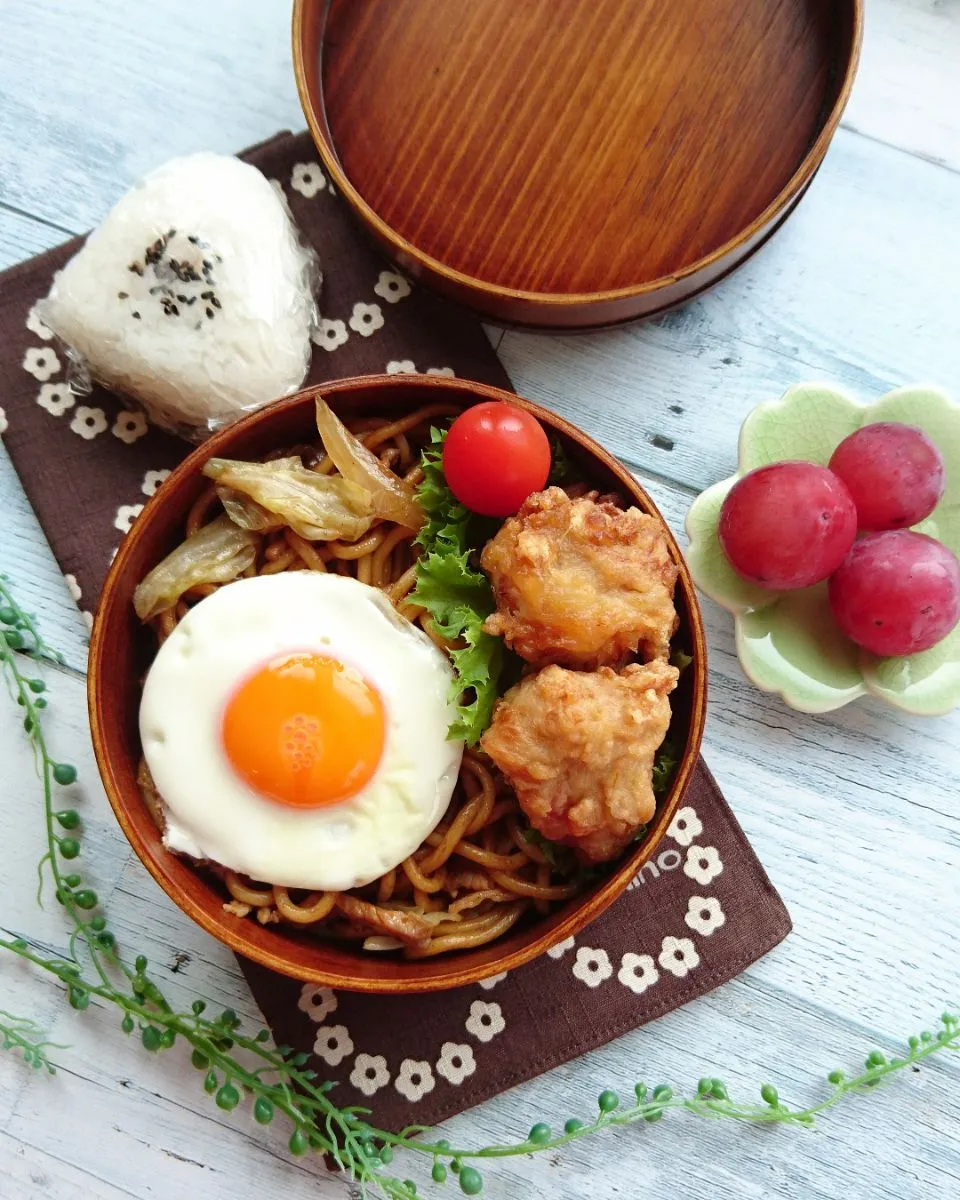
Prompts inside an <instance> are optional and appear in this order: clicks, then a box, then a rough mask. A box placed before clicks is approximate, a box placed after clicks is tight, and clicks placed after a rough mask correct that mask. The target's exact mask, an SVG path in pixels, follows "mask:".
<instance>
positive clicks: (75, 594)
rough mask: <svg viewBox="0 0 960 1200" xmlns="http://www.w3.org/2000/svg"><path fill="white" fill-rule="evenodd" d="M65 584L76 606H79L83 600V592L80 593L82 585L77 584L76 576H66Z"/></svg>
mask: <svg viewBox="0 0 960 1200" xmlns="http://www.w3.org/2000/svg"><path fill="white" fill-rule="evenodd" d="M63 581H64V583H65V584H66V585H67V591H68V592H69V593H70V598H71V600H73V602H74V603H75V604H79V603H80V601H81V600H82V599H83V592H81V591H80V585H79V583H77V577H76V575H64V577H63Z"/></svg>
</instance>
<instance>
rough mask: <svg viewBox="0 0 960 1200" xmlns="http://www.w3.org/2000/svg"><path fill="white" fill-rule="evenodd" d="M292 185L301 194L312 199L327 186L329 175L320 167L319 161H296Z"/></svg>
mask: <svg viewBox="0 0 960 1200" xmlns="http://www.w3.org/2000/svg"><path fill="white" fill-rule="evenodd" d="M290 186H291V187H292V188H293V190H294V191H295V192H299V193H300V195H301V196H305V197H306V198H307V199H308V200H312V199H313V198H314V196H316V194H317V193H318V192H322V191H323V189H324V188H325V187H326V186H327V177H326V175H324V173H323V171H322V170H321V169H320V164H319V163H315V162H309V163H294V167H293V172H292V174H291V175H290Z"/></svg>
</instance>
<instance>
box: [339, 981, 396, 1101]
mask: <svg viewBox="0 0 960 1200" xmlns="http://www.w3.org/2000/svg"><path fill="white" fill-rule="evenodd" d="M323 990H324V991H327V990H328V989H327V988H324V989H323ZM350 1082H351V1083H352V1084H353V1086H354V1087H355V1088H356V1089H357V1091H358V1092H363V1094H364V1095H365V1096H373V1095H375V1093H377V1092H379V1091H380V1089H381V1088H383V1087H386V1086H387V1084H388V1083H389V1082H390V1072H389V1071H388V1070H387V1060H386V1059H385V1058H384V1057H383V1055H382V1054H358V1055H357V1057H356V1058H355V1059H354V1060H353V1070H352V1071H351V1072H350Z"/></svg>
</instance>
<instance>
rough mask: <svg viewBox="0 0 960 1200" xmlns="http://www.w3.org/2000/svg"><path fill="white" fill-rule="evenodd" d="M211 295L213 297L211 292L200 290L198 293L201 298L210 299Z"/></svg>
mask: <svg viewBox="0 0 960 1200" xmlns="http://www.w3.org/2000/svg"><path fill="white" fill-rule="evenodd" d="M212 297H213V292H201V293H200V299H201V300H210V299H212Z"/></svg>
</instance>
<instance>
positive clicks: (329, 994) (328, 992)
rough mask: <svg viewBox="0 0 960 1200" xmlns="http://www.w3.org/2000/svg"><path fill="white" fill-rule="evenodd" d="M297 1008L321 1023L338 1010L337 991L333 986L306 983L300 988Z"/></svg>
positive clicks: (312, 1019)
mask: <svg viewBox="0 0 960 1200" xmlns="http://www.w3.org/2000/svg"><path fill="white" fill-rule="evenodd" d="M297 1008H299V1009H300V1011H301V1012H302V1013H306V1014H307V1016H308V1017H309V1018H310V1020H311V1021H316V1022H317V1024H318V1025H319V1024H320V1023H321V1022H322V1021H325V1020H326V1019H327V1017H329V1016H330V1014H331V1013H334V1012H336V1011H337V993H336V992H335V991H334V990H333V988H328V987H317V985H316V984H315V983H305V984H304V985H303V987H302V988H301V989H300V999H299V1000H298V1001H297Z"/></svg>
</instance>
